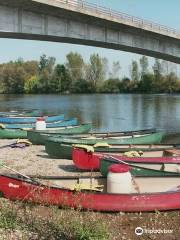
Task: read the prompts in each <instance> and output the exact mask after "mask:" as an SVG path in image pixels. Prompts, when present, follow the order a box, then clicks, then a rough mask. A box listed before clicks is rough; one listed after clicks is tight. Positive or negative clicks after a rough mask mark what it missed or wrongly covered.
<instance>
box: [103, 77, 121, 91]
mask: <svg viewBox="0 0 180 240" xmlns="http://www.w3.org/2000/svg"><path fill="white" fill-rule="evenodd" d="M119 87H120V80H119V79H118V78H115V79H108V80H106V81H105V82H104V84H103V87H102V88H101V92H103V93H119V91H120V90H119Z"/></svg>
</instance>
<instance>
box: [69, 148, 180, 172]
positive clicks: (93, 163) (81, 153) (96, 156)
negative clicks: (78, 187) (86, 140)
mask: <svg viewBox="0 0 180 240" xmlns="http://www.w3.org/2000/svg"><path fill="white" fill-rule="evenodd" d="M104 156H112V157H114V158H116V160H120V161H125V162H129V163H142V164H147V163H149V164H163V163H164V164H180V156H179V157H178V156H177V157H174V156H172V157H126V156H120V155H118V154H112V153H111V154H108V153H102V152H101V153H92V152H87V151H86V150H84V149H82V148H73V152H72V159H73V162H74V164H75V166H76V167H77V168H79V169H82V170H99V168H100V159H101V158H102V157H104Z"/></svg>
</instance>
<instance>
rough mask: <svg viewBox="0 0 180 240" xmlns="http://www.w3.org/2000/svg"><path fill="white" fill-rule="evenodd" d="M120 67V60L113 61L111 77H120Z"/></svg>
mask: <svg viewBox="0 0 180 240" xmlns="http://www.w3.org/2000/svg"><path fill="white" fill-rule="evenodd" d="M120 69H121V65H120V62H119V61H117V62H113V65H112V72H111V73H110V78H113V79H115V78H119V72H120Z"/></svg>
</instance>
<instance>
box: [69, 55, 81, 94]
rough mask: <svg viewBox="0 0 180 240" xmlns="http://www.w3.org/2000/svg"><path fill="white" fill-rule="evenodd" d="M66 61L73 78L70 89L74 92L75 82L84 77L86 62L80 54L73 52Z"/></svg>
mask: <svg viewBox="0 0 180 240" xmlns="http://www.w3.org/2000/svg"><path fill="white" fill-rule="evenodd" d="M66 59H67V63H66V68H67V70H68V71H69V75H70V78H71V83H70V88H71V90H72V89H73V87H74V84H75V82H76V81H77V80H79V79H82V78H83V77H84V60H83V58H82V56H81V55H80V54H78V53H73V52H70V53H69V54H68V55H67V56H66Z"/></svg>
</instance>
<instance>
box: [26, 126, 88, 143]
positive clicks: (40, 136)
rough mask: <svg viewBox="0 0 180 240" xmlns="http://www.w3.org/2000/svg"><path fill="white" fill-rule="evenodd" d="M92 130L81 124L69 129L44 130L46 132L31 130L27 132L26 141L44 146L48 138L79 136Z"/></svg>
mask: <svg viewBox="0 0 180 240" xmlns="http://www.w3.org/2000/svg"><path fill="white" fill-rule="evenodd" d="M91 128H92V124H82V125H77V126H76V125H75V126H71V127H65V128H59V129H56V130H53V129H52V130H46V131H35V130H31V131H28V133H27V136H28V139H29V140H30V141H31V142H32V143H33V144H36V145H44V144H45V141H46V140H47V139H48V137H50V136H54V135H60V134H62V135H71V134H81V133H88V132H89V131H90V130H91Z"/></svg>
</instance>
